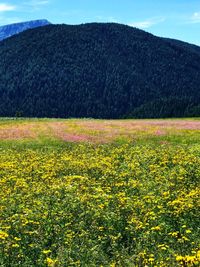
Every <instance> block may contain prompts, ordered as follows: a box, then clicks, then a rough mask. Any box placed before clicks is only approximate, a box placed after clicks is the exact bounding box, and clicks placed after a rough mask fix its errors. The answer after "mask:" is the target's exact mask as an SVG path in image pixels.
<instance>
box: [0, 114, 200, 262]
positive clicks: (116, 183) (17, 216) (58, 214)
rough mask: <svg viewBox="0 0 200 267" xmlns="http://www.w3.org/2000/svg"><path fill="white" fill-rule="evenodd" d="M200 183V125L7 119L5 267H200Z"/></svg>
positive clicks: (1, 246) (2, 220)
mask: <svg viewBox="0 0 200 267" xmlns="http://www.w3.org/2000/svg"><path fill="white" fill-rule="evenodd" d="M199 181H200V120H199V119H173V120H89V119H83V120H78V119H77V120H75V119H70V120H56V119H0V188H1V190H0V266H1V267H17V266H22V267H25V266H26V267H35V266H36V267H37V266H38V267H43V266H52V267H53V266H54V267H56V266H58V267H63V266H66V267H67V266H103V267H104V266H109V267H114V266H115V267H117V266H124V267H126V266H128V267H132V266H138V267H143V266H144V267H147V266H154V267H156V266H157V267H160V266H161V267H162V266H163V267H164V266H169V267H171V266H183V267H185V266H199V264H200V249H199V245H200V244H199V243H200V242H199V236H200V231H199V229H200V228H199V216H200V202H199V199H200V194H199V193H200V187H199V185H200V183H199Z"/></svg>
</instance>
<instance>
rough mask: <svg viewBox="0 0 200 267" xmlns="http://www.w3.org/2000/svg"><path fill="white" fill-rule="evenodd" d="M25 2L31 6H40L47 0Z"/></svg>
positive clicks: (45, 3) (46, 2) (47, 1)
mask: <svg viewBox="0 0 200 267" xmlns="http://www.w3.org/2000/svg"><path fill="white" fill-rule="evenodd" d="M27 4H28V5H29V6H33V7H40V6H44V5H47V4H49V0H32V1H30V2H28V3H27Z"/></svg>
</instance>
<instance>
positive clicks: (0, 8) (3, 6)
mask: <svg viewBox="0 0 200 267" xmlns="http://www.w3.org/2000/svg"><path fill="white" fill-rule="evenodd" d="M15 9H16V6H13V5H9V4H6V3H0V12H5V11H13V10H15Z"/></svg>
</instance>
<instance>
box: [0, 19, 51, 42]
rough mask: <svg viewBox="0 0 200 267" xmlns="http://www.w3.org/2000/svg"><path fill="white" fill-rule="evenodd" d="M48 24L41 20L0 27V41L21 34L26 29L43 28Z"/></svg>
mask: <svg viewBox="0 0 200 267" xmlns="http://www.w3.org/2000/svg"><path fill="white" fill-rule="evenodd" d="M48 24H50V22H48V21H47V20H45V19H42V20H32V21H27V22H20V23H14V24H10V25H5V26H0V41H1V40H4V39H6V38H8V37H10V36H12V35H15V34H18V33H20V32H23V31H25V30H27V29H33V28H36V27H40V26H45V25H48Z"/></svg>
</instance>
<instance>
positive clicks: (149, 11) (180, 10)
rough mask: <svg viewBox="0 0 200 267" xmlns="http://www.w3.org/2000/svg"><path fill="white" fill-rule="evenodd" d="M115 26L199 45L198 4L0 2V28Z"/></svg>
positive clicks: (196, 0) (178, 0) (187, 0)
mask: <svg viewBox="0 0 200 267" xmlns="http://www.w3.org/2000/svg"><path fill="white" fill-rule="evenodd" d="M43 18H45V19H48V20H49V21H50V22H52V23H66V24H80V23H87V22H94V21H95V22H117V23H123V24H128V25H131V26H135V27H138V28H140V29H144V30H146V31H148V32H151V33H153V34H155V35H158V36H163V37H170V38H175V39H180V40H184V41H187V42H190V43H194V44H197V45H200V0H166V1H165V0H0V25H5V24H9V23H14V22H20V21H27V20H33V19H43Z"/></svg>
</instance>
